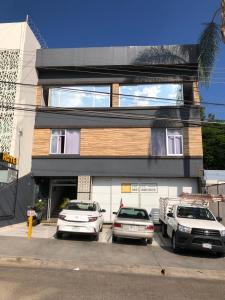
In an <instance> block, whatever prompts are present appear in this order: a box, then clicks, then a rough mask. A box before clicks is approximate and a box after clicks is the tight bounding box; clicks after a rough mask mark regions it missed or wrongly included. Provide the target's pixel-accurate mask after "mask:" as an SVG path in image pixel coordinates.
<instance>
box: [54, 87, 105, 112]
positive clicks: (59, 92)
mask: <svg viewBox="0 0 225 300" xmlns="http://www.w3.org/2000/svg"><path fill="white" fill-rule="evenodd" d="M98 92H100V93H98ZM102 93H103V94H102ZM104 93H106V94H104ZM109 93H110V86H102V85H101V86H100V85H98V86H74V87H66V88H65V87H63V88H53V89H50V92H49V99H50V101H49V105H50V106H55V107H109V106H110V94H109Z"/></svg>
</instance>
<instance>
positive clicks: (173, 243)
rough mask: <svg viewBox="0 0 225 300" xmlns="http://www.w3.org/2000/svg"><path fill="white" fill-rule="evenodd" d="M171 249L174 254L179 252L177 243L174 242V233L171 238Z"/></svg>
mask: <svg viewBox="0 0 225 300" xmlns="http://www.w3.org/2000/svg"><path fill="white" fill-rule="evenodd" d="M172 248H173V252H174V253H178V252H179V250H180V249H179V247H178V246H177V242H176V233H174V234H173V236H172Z"/></svg>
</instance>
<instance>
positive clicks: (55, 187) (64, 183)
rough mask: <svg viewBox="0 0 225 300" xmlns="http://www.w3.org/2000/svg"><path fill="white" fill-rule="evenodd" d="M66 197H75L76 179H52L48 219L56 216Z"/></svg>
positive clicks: (70, 198)
mask: <svg viewBox="0 0 225 300" xmlns="http://www.w3.org/2000/svg"><path fill="white" fill-rule="evenodd" d="M66 199H68V200H72V199H77V179H72V180H52V181H51V182H50V193H49V201H48V214H47V217H48V219H49V218H57V217H58V214H59V212H60V210H61V209H62V204H63V202H64V201H65V200H66Z"/></svg>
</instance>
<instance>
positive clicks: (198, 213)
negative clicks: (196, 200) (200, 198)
mask: <svg viewBox="0 0 225 300" xmlns="http://www.w3.org/2000/svg"><path fill="white" fill-rule="evenodd" d="M177 217H178V218H188V219H198V220H209V221H215V218H214V216H213V214H212V213H211V212H210V211H209V210H208V209H207V208H203V207H185V206H178V208H177Z"/></svg>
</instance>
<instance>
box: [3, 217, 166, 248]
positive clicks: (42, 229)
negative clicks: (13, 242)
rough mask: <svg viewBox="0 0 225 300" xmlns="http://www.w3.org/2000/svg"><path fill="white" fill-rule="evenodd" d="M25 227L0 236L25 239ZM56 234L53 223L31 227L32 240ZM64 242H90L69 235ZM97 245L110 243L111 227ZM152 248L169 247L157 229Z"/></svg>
mask: <svg viewBox="0 0 225 300" xmlns="http://www.w3.org/2000/svg"><path fill="white" fill-rule="evenodd" d="M27 231H28V228H27V225H26V223H20V224H16V225H13V226H7V227H3V228H0V236H11V237H13V236H14V237H25V238H26V237H27ZM55 233H56V224H54V223H41V224H40V225H37V226H33V229H32V238H45V239H55V238H56V237H55ZM63 239H64V240H75V241H76V240H77V241H91V239H90V237H88V236H82V235H81V236H77V235H71V234H65V235H64V237H63ZM98 242H99V243H108V244H111V243H112V230H111V225H104V228H103V231H102V232H100V235H99V241H98ZM118 243H120V244H122V243H125V244H127V243H128V244H132V243H133V244H134V245H135V244H141V243H140V242H139V241H135V240H133V241H129V240H119V241H118ZM152 246H155V247H158V246H162V247H165V246H167V247H169V246H170V243H169V240H168V239H164V238H162V236H161V234H160V233H159V229H157V230H156V232H155V235H154V240H153V243H152Z"/></svg>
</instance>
